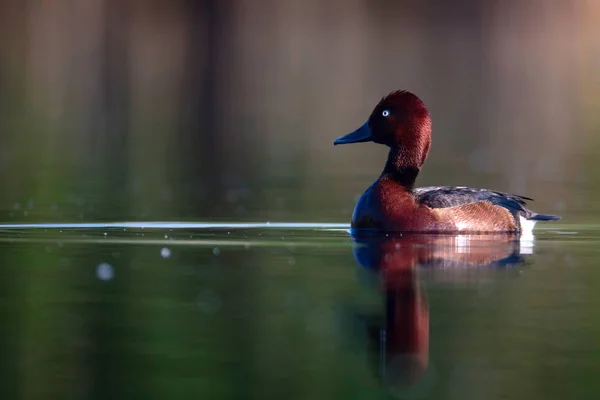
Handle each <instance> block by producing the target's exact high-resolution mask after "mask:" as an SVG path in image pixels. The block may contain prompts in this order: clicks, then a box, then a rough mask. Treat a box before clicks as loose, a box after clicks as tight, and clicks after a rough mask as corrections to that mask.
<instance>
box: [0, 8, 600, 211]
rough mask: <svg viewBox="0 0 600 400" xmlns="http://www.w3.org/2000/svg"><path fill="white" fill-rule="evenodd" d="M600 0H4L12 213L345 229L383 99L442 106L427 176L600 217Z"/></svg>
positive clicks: (4, 133) (2, 120)
mask: <svg viewBox="0 0 600 400" xmlns="http://www.w3.org/2000/svg"><path fill="white" fill-rule="evenodd" d="M598 17H600V5H599V4H598V2H596V1H592V0H589V1H584V0H578V1H527V2H522V1H517V0H512V1H502V2H500V1H489V2H487V1H470V0H463V1H459V0H453V1H445V2H438V1H394V2H386V1H366V0H363V1H361V0H339V1H316V0H306V1H302V2H297V1H233V0H222V1H208V0H206V1H159V0H154V1H153V0H148V1H146V0H144V1H141V0H140V1H108V0H106V1H104V0H86V1H75V0H55V1H8V0H5V1H1V2H0V60H1V63H0V134H1V146H0V182H1V187H0V218H1V219H2V220H4V221H11V222H18V221H22V222H31V221H65V220H68V221H74V222H77V221H96V220H97V221H104V220H122V219H135V220H156V219H167V220H226V221H266V220H271V221H276V220H277V221H279V220H284V221H307V220H314V221H332V222H333V221H335V222H346V221H349V219H350V214H351V211H352V208H353V206H354V202H355V199H356V196H357V195H359V194H360V193H362V191H363V190H364V189H365V188H366V187H367V186H368V185H369V184H370V183H371V182H372V180H373V179H374V178H375V177H376V176H377V175H378V174H379V172H380V170H381V169H382V166H383V163H384V161H385V154H386V149H384V148H383V147H381V146H378V145H374V144H359V145H353V146H348V147H343V148H334V147H333V146H332V141H333V139H335V138H336V137H338V136H341V135H342V134H344V133H347V132H349V131H351V130H353V129H354V128H355V127H357V126H359V125H360V124H362V123H363V122H364V120H366V118H367V117H368V115H369V113H370V112H371V110H372V108H373V106H374V105H375V104H376V102H377V101H379V99H380V98H381V97H383V96H384V95H385V94H387V93H389V92H390V91H392V90H396V89H407V90H410V91H413V92H414V93H416V94H417V95H419V96H420V97H421V98H422V99H423V100H424V101H425V103H426V105H427V106H428V108H429V109H430V112H431V114H432V118H433V128H434V142H433V147H432V152H431V154H430V157H429V159H428V161H427V163H426V166H425V168H424V170H423V172H422V175H421V178H420V179H419V181H418V184H422V185H427V184H436V185H445V184H448V185H467V186H482V187H490V188H494V189H497V190H503V191H509V192H517V193H522V194H524V195H528V196H531V197H533V198H535V199H536V200H537V201H538V203H536V204H535V207H534V208H535V209H536V210H539V211H541V212H548V213H558V214H561V215H564V216H565V217H566V219H568V220H569V221H589V219H590V218H591V217H590V216H593V218H594V219H595V220H598V215H599V213H598V211H599V208H598V205H597V204H598V202H597V200H598V196H599V194H598V179H596V175H597V170H598V166H597V165H598V163H596V162H595V160H596V159H597V156H598V148H599V144H598V140H597V138H598V129H599V124H600V121H599V117H598V115H599V114H598V113H597V111H596V110H597V107H598V101H599V96H598V94H597V93H598V92H599V91H598V86H599V85H600V81H599V79H598V77H599V76H600V74H599V70H600V51H599V50H598V49H599V48H600V43H599V42H600V28H599V27H598V24H597V20H598Z"/></svg>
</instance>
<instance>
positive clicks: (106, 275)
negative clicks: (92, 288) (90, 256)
mask: <svg viewBox="0 0 600 400" xmlns="http://www.w3.org/2000/svg"><path fill="white" fill-rule="evenodd" d="M96 276H97V277H98V279H100V280H102V281H110V280H111V279H112V278H113V277H114V276H115V272H114V270H113V267H112V265H110V264H109V263H106V262H103V263H100V264H98V266H97V267H96Z"/></svg>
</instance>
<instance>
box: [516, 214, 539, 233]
mask: <svg viewBox="0 0 600 400" xmlns="http://www.w3.org/2000/svg"><path fill="white" fill-rule="evenodd" d="M519 222H520V223H521V234H522V235H533V227H534V226H535V224H536V223H537V221H532V220H530V219H525V218H523V217H522V216H521V215H519Z"/></svg>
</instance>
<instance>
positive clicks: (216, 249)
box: [213, 247, 221, 256]
mask: <svg viewBox="0 0 600 400" xmlns="http://www.w3.org/2000/svg"><path fill="white" fill-rule="evenodd" d="M213 254H214V255H215V256H218V255H219V254H221V249H219V248H218V247H215V248H214V249H213Z"/></svg>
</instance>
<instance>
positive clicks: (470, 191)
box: [333, 90, 561, 234]
mask: <svg viewBox="0 0 600 400" xmlns="http://www.w3.org/2000/svg"><path fill="white" fill-rule="evenodd" d="M365 142H374V143H377V144H381V145H384V146H387V147H388V148H389V153H388V158H387V161H386V163H385V166H384V168H383V171H382V172H381V175H380V176H379V177H378V178H377V179H376V180H375V182H374V183H373V184H372V185H371V186H369V188H367V190H366V191H365V192H364V193H363V194H362V195H361V196H360V198H359V200H358V201H357V203H356V205H355V207H354V212H353V213H352V222H351V230H352V231H354V232H360V231H365V230H369V231H373V230H375V231H384V232H412V233H414V232H417V233H418V232H422V233H454V234H456V233H486V232H495V233H499V232H504V233H519V234H522V233H527V234H531V233H532V231H533V227H534V226H535V224H536V223H537V222H539V221H557V220H559V219H560V218H561V217H560V216H557V215H550V214H538V213H536V212H534V211H532V210H530V209H528V208H526V205H527V201H533V199H531V198H529V197H525V196H521V195H515V194H509V193H503V192H499V191H495V190H490V189H479V188H471V187H465V186H428V187H415V181H416V179H417V176H418V175H419V172H420V171H421V168H422V167H423V164H424V163H425V160H426V158H427V155H428V154H429V149H430V147H431V116H430V114H429V111H428V110H427V107H426V106H425V104H424V103H423V101H422V100H421V99H420V98H419V97H417V96H416V95H415V94H413V93H411V92H409V91H407V90H397V91H394V92H391V93H390V94H388V95H387V96H385V97H383V98H382V99H381V101H379V103H378V104H377V105H376V106H375V108H374V109H373V111H372V112H371V115H370V116H369V118H368V119H367V121H366V122H365V123H364V124H363V125H362V126H360V127H359V128H358V129H356V130H355V131H353V132H351V133H349V134H347V135H344V136H341V137H339V138H337V139H335V141H334V142H333V144H334V146H337V145H342V144H351V143H365Z"/></svg>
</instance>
